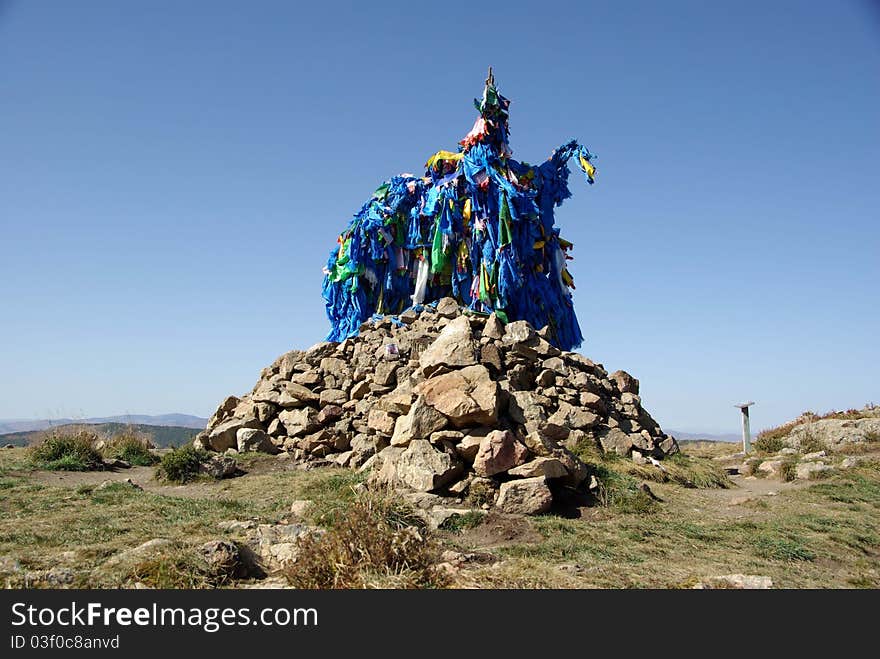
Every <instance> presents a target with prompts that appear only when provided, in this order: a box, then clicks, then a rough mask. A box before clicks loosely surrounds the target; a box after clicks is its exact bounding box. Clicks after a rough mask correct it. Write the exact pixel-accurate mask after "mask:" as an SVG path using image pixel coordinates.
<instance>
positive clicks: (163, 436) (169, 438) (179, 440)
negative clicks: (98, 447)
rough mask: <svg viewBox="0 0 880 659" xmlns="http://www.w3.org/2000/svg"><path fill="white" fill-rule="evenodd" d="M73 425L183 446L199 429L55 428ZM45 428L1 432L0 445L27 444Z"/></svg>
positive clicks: (100, 425) (138, 426)
mask: <svg viewBox="0 0 880 659" xmlns="http://www.w3.org/2000/svg"><path fill="white" fill-rule="evenodd" d="M71 426H89V427H90V428H94V430H95V431H97V432H98V433H101V434H105V435H114V434H116V433H119V432H120V431H122V430H126V429H129V428H131V429H134V430H135V431H136V432H137V433H138V434H144V435H149V436H150V437H151V438H152V442H153V444H155V445H156V446H158V447H160V448H161V447H165V446H181V445H183V444H186V443H187V442H189V441H190V440H191V439H192V438H193V437H194V436H195V435H196V433H198V432H199V431H198V430H197V429H195V428H186V427H183V426H154V425H148V424H142V423H137V424H129V423H119V422H115V421H114V422H110V423H70V424H64V425H61V426H54V427H55V428H68V427H71ZM44 432H45V431H44V430H29V431H25V432H13V433H4V434H0V445H6V444H12V445H14V446H27V445H29V444H30V443H31V442H32V441H33V440H35V439H37V438H38V437H39V436H40V435H42V434H43V433H44Z"/></svg>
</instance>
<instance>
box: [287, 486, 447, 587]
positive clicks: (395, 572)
mask: <svg viewBox="0 0 880 659" xmlns="http://www.w3.org/2000/svg"><path fill="white" fill-rule="evenodd" d="M415 521H416V518H415V516H414V515H413V514H412V511H411V510H410V511H409V512H406V511H405V510H404V508H402V507H401V504H400V503H399V502H395V501H394V500H392V499H389V498H380V497H376V496H361V497H358V499H356V500H355V502H354V503H353V505H352V506H351V507H350V508H349V510H348V514H347V515H345V517H343V518H342V519H339V520H337V522H336V525H335V526H334V527H333V528H331V529H330V530H329V531H327V533H326V534H324V535H321V536H318V535H317V534H310V535H307V536H305V537H303V538H301V539H300V541H299V554H298V556H297V560H296V563H294V564H293V565H292V566H291V567H290V568H288V569H287V571H286V572H285V574H286V576H287V579H288V580H289V581H290V583H291V585H293V586H294V587H295V588H320V589H327V588H377V587H378V588H437V587H442V586H445V585H446V584H447V577H445V576H444V575H443V573H441V572H439V571H437V570H435V569H434V567H433V566H434V565H435V564H436V563H437V562H438V561H439V554H440V549H439V546H438V545H437V544H436V543H435V542H434V540H433V539H432V538H431V537H430V536H429V535H428V533H427V531H426V530H425V529H424V527H419V526H413V525H411V522H415Z"/></svg>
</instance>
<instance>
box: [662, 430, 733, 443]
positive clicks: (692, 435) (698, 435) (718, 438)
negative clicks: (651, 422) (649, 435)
mask: <svg viewBox="0 0 880 659" xmlns="http://www.w3.org/2000/svg"><path fill="white" fill-rule="evenodd" d="M664 431H665V432H666V434H668V435H672V436H673V437H675V438H676V439H679V440H681V441H686V442H692V441H697V440H701V439H704V440H707V441H710V442H740V441H742V435H737V434H735V433H722V434H720V435H713V434H712V433H708V432H682V431H681V430H670V429H668V428H664Z"/></svg>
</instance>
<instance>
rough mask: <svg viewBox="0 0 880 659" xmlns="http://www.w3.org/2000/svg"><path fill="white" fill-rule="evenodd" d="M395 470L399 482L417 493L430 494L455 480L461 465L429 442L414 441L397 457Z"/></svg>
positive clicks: (460, 470)
mask: <svg viewBox="0 0 880 659" xmlns="http://www.w3.org/2000/svg"><path fill="white" fill-rule="evenodd" d="M396 468H397V478H398V480H399V481H400V482H402V483H404V484H405V485H408V486H409V487H411V488H412V489H414V490H417V491H419V492H432V491H434V490H437V489H440V488H442V487H443V486H444V485H447V484H449V483H451V482H452V481H453V480H455V477H456V476H458V475H459V474H460V473H461V472H462V469H463V465H462V464H461V462H460V461H458V460H457V459H455V458H454V457H453V456H452V455H450V454H449V453H446V452H444V451H438V450H437V449H435V448H434V447H433V446H432V445H431V442H429V441H426V440H424V439H414V440H413V441H411V442H410V444H409V446H408V447H407V448H406V450H405V451H403V452H402V453H401V454H400V456H399V457H398V459H397V464H396Z"/></svg>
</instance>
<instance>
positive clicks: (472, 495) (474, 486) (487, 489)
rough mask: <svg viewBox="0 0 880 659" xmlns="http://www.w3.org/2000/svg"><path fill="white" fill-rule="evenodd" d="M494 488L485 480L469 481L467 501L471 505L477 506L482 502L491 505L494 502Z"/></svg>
mask: <svg viewBox="0 0 880 659" xmlns="http://www.w3.org/2000/svg"><path fill="white" fill-rule="evenodd" d="M495 492H496V489H495V488H494V487H493V486H492V484H491V483H489V482H487V481H482V480H478V481H471V484H470V485H469V486H468V494H467V502H468V504H469V505H471V506H473V507H475V508H476V507H479V506H482V505H484V504H488V505H490V506H491V505H492V504H493V503H495Z"/></svg>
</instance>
